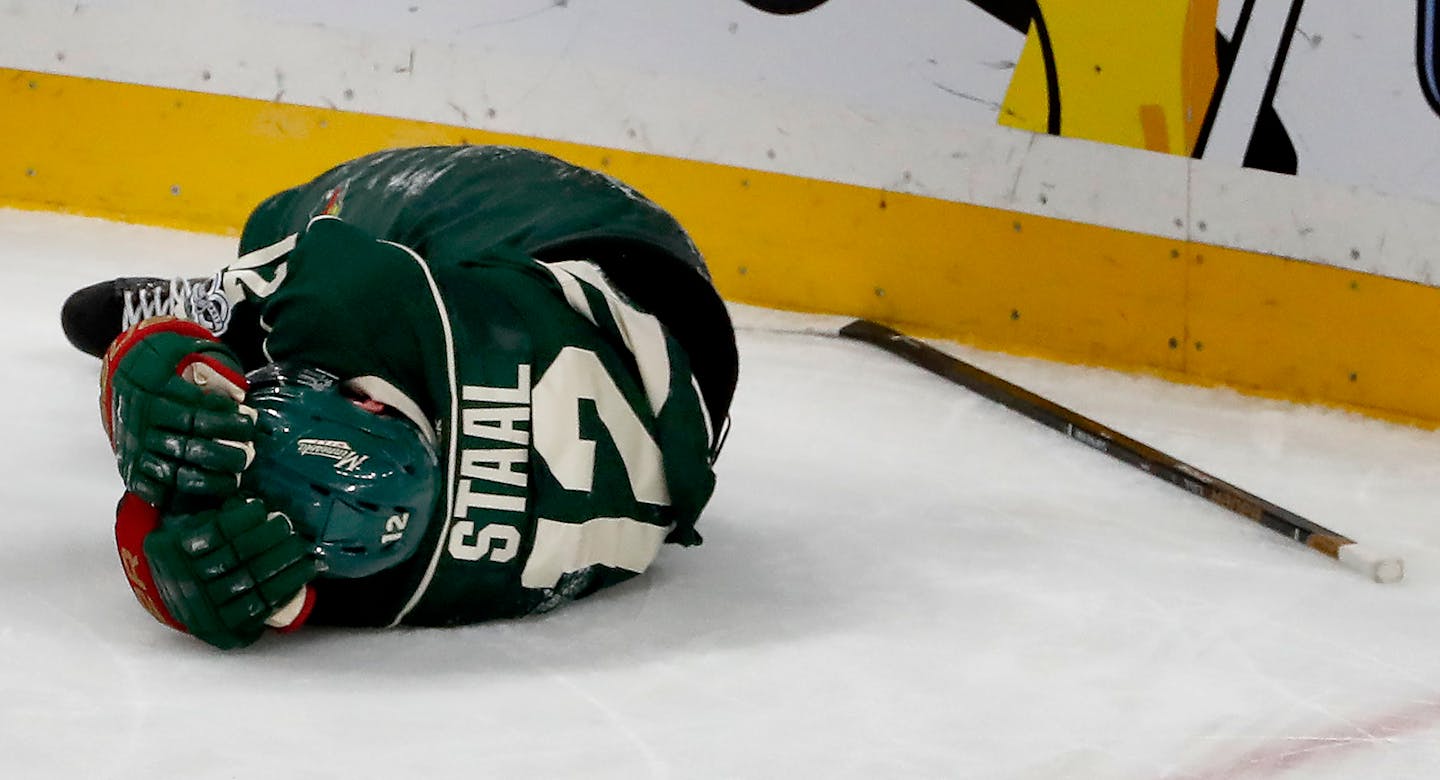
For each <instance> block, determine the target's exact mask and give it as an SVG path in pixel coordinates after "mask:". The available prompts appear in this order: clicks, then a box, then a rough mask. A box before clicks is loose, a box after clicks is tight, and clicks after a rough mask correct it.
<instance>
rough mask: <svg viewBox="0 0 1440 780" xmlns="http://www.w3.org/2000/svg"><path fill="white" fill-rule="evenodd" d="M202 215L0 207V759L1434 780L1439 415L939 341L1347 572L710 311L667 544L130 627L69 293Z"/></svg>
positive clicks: (443, 772) (633, 772)
mask: <svg viewBox="0 0 1440 780" xmlns="http://www.w3.org/2000/svg"><path fill="white" fill-rule="evenodd" d="M232 251H233V242H232V241H231V240H228V239H223V238H217V237H212V236H199V235H192V234H185V233H176V232H170V231H162V230H155V229H149V228H140V227H135V226H126V225H116V224H111V223H106V222H100V221H94V220H85V219H79V218H75V217H64V216H58V215H53V214H46V213H32V212H19V211H3V210H0V262H3V267H4V279H5V281H6V282H7V285H6V290H7V293H8V294H7V295H6V297H5V300H4V303H3V305H0V334H4V335H0V348H3V351H4V353H3V354H4V356H5V365H6V368H5V371H4V372H3V378H0V408H3V409H4V410H5V412H4V415H3V417H0V420H3V422H0V426H3V428H0V440H3V442H4V446H3V449H0V474H3V475H4V481H3V485H4V488H3V489H4V496H5V498H6V503H7V505H8V506H7V508H8V513H9V515H10V519H9V520H8V521H7V523H6V524H5V530H4V543H3V544H0V659H3V664H0V777H5V778H52V777H53V778H82V777H83V778H143V779H144V780H153V778H172V777H173V778H180V777H184V778H212V777H213V778H329V777H344V778H365V777H381V776H395V777H425V778H449V777H503V778H556V777H602V778H626V779H627V780H628V779H629V778H639V777H647V778H811V777H827V778H830V777H837V778H844V777H849V778H893V777H937V778H984V779H986V780H991V779H1004V780H1020V779H1026V780H1031V779H1033V780H1042V779H1043V780H1048V779H1050V778H1125V779H1129V778H1187V779H1189V780H1202V779H1203V780H1238V779H1240V778H1279V777H1284V778H1319V779H1321V780H1331V779H1334V778H1391V779H1393V778H1432V777H1434V776H1435V772H1436V766H1437V765H1440V523H1437V516H1436V511H1435V510H1436V507H1437V503H1440V434H1435V433H1431V432H1426V431H1420V430H1416V429H1411V428H1406V427H1400V426H1395V425H1390V424H1386V423H1381V422H1376V421H1374V420H1369V419H1365V418H1362V417H1358V416H1354V415H1348V414H1344V413H1340V412H1337V411H1333V410H1326V409H1317V408H1308V407H1301V406H1294V405H1288V404H1284V403H1279V402H1274V401H1265V400H1256V399H1253V398H1246V397H1242V396H1239V395H1236V394H1233V393H1230V392H1227V391H1217V390H1206V389H1199V388H1194V387H1183V386H1174V385H1169V384H1165V383H1163V382H1160V381H1157V380H1153V379H1149V378H1135V377H1129V376H1124V375H1118V374H1114V373H1110V372H1106V371H1100V370H1094V369H1083V368H1076V367H1073V366H1059V365H1054V364H1049V363H1044V362H1040V361H1033V360H1024V359H1017V358H1011V357H1007V356H1002V355H993V354H986V353H981V352H977V351H974V350H969V349H965V348H962V347H958V346H953V345H948V346H946V347H945V348H947V349H952V350H954V351H955V352H956V353H957V354H963V355H964V356H966V357H968V358H969V359H971V360H973V361H974V362H976V363H977V364H980V365H982V366H984V367H986V368H988V369H989V370H992V371H994V372H996V373H998V374H1000V375H1002V376H1004V377H1005V378H1007V379H1009V380H1011V381H1013V382H1017V383H1019V384H1021V385H1023V386H1026V387H1028V388H1030V389H1032V390H1034V391H1036V392H1039V393H1041V394H1044V395H1047V396H1049V397H1051V398H1053V399H1054V400H1056V401H1058V402H1060V403H1062V404H1065V405H1068V406H1071V407H1072V408H1075V409H1076V410H1078V411H1080V412H1082V413H1083V414H1087V415H1089V416H1091V417H1094V418H1096V419H1099V420H1101V421H1104V422H1106V423H1107V424H1110V425H1112V426H1113V427H1115V428H1117V429H1118V430H1120V431H1122V432H1124V433H1126V434H1128V435H1130V436H1133V437H1135V438H1138V439H1140V440H1142V441H1145V442H1147V443H1149V444H1151V445H1153V446H1156V447H1158V448H1160V449H1162V450H1165V451H1167V452H1170V453H1171V454H1173V455H1176V456H1177V457H1180V458H1183V459H1186V460H1189V461H1190V462H1192V463H1193V464H1195V465H1196V466H1198V467H1200V468H1202V469H1205V470H1207V471H1210V472H1211V473H1214V474H1216V475H1217V476H1220V477H1222V478H1225V479H1228V480H1230V481H1232V482H1235V483H1237V484H1239V485H1240V486H1241V487H1244V488H1246V489H1248V490H1250V491H1252V492H1255V493H1258V494H1260V495H1262V496H1265V497H1266V498H1269V499H1271V500H1272V501H1275V502H1277V503H1279V504H1281V505H1284V506H1286V507H1288V508H1290V509H1292V510H1294V511H1297V512H1299V513H1301V514H1303V515H1306V516H1308V517H1310V518H1311V519H1312V520H1314V521H1316V522H1319V523H1321V524H1323V525H1327V526H1330V527H1331V528H1334V529H1335V530H1337V531H1340V532H1341V533H1346V534H1348V535H1350V536H1353V537H1355V538H1357V539H1361V540H1363V541H1365V542H1368V543H1370V544H1372V545H1374V546H1376V547H1380V548H1384V549H1389V550H1393V551H1397V552H1399V553H1400V554H1402V555H1403V556H1404V557H1405V559H1406V563H1407V566H1408V571H1407V577H1406V579H1405V581H1404V582H1402V583H1399V584H1396V585H1378V584H1376V583H1373V582H1369V581H1367V580H1365V579H1364V578H1362V577H1360V576H1358V575H1356V574H1355V573H1354V572H1352V571H1349V570H1347V569H1344V568H1342V567H1340V566H1339V565H1338V564H1336V563H1334V562H1333V561H1331V560H1329V559H1327V558H1325V557H1323V556H1321V555H1319V554H1317V553H1314V552H1312V551H1310V550H1307V549H1305V548H1303V547H1300V546H1298V545H1296V544H1294V543H1293V542H1290V541H1289V540H1287V539H1284V538H1281V537H1279V536H1277V535H1276V534H1274V533H1272V532H1270V531H1266V530H1264V529H1262V528H1260V527H1258V526H1256V525H1253V524H1251V523H1250V522H1248V521H1246V520H1243V519H1240V518H1238V517H1236V516H1234V515H1232V514H1229V513H1227V512H1225V511H1224V510H1222V509H1219V508H1218V507H1215V506H1212V505H1210V504H1207V503H1205V502H1203V501H1201V500H1199V499H1197V498H1194V497H1191V496H1189V495H1186V494H1184V493H1182V492H1180V491H1178V490H1176V489H1175V488H1173V487H1171V486H1169V485H1167V484H1164V483H1161V482H1159V481H1158V480H1155V479H1153V478H1151V477H1148V476H1146V475H1144V474H1142V473H1140V472H1138V471H1136V470H1134V469H1131V468H1128V467H1126V466H1124V465H1121V464H1119V463H1116V462H1114V461H1112V460H1110V459H1108V458H1105V457H1103V456H1101V455H1099V454H1097V453H1095V452H1092V451H1090V450H1088V449H1086V448H1084V447H1082V446H1079V445H1078V444H1075V443H1074V442H1070V441H1067V440H1066V439H1064V438H1063V437H1061V436H1059V435H1058V434H1056V433H1054V432H1053V431H1050V430H1048V429H1045V428H1042V427H1041V426H1039V425H1037V424H1035V423H1032V422H1030V421H1028V420H1025V419H1023V418H1021V417H1019V416H1017V415H1015V414H1014V413H1012V412H1009V411H1007V410H1005V409H1002V408H1000V407H998V406H996V405H994V404H992V403H990V402H988V401H984V400H983V399H980V398H979V397H977V396H974V395H972V394H970V393H968V392H967V391H964V390H962V389H960V388H957V387H955V386H952V385H949V384H946V383H945V382H943V381H941V380H938V379H935V378H932V377H931V376H930V375H928V374H925V373H924V372H922V371H920V370H919V369H917V368H914V367H913V366H910V365H909V364H906V363H904V362H902V361H900V360H899V359H897V358H894V357H892V356H889V355H887V354H884V353H882V352H880V351H879V350H877V349H875V348H873V347H869V346H866V345H863V344H857V343H850V342H846V341H840V340H837V339H833V338H823V337H818V336H814V335H800V334H794V333H783V332H775V331H776V330H785V329H795V328H800V327H804V326H810V325H817V324H819V325H823V324H825V321H824V320H821V319H813V318H804V317H797V316H795V315H783V314H776V313H771V312H765V311H760V310H753V309H743V308H742V309H739V310H737V319H738V322H739V325H740V332H739V337H740V348H741V359H742V366H741V384H740V390H739V394H738V395H737V397H736V405H735V414H734V420H735V422H734V430H733V433H732V435H731V437H730V440H729V444H728V447H727V449H726V451H725V453H724V456H723V457H722V459H721V461H720V465H719V472H720V487H719V491H718V493H717V495H716V497H715V499H714V502H713V503H712V505H711V507H710V508H709V510H708V512H707V513H706V516H705V517H704V518H703V520H702V522H701V525H700V529H701V530H702V531H703V532H704V533H705V536H706V543H705V544H704V545H703V546H701V547H698V548H693V549H678V548H667V549H666V550H665V551H664V552H662V554H661V558H660V560H659V562H658V563H657V565H656V567H655V568H654V569H652V571H651V572H650V573H649V574H647V575H646V576H644V577H641V578H639V579H637V580H635V581H633V582H631V583H628V584H627V585H625V586H621V587H619V588H615V589H613V590H612V591H610V592H606V593H603V594H601V595H598V596H596V597H594V598H592V599H590V600H588V601H585V602H581V603H578V604H575V605H572V606H570V607H568V608H565V609H562V610H560V611H557V612H555V613H552V614H550V615H547V616H543V617H540V618H537V619H529V620H521V621H516V622H509V623H501V624H492V625H481V626H474V627H468V628H462V629H452V630H395V631H370V632H366V631H338V630H319V629H314V630H306V631H304V632H301V633H300V634H297V635H295V636H291V637H269V638H267V639H266V640H264V641H262V642H260V643H259V644H257V645H255V646H254V647H252V648H250V649H248V650H245V651H241V652H234V653H228V654H226V653H220V652H216V651H212V650H210V649H208V648H207V647H205V646H204V645H201V644H199V643H197V642H194V641H192V640H189V639H188V638H186V637H183V636H181V635H179V634H176V633H174V632H171V631H169V630H168V629H165V628H163V627H161V626H160V625H158V624H156V623H155V622H153V621H152V620H151V619H150V618H149V617H148V616H147V615H146V614H145V613H144V612H143V611H141V609H140V608H139V607H138V606H137V605H136V604H135V602H134V599H133V598H132V596H131V595H130V592H129V589H128V588H127V587H126V585H125V581H124V576H123V574H122V573H121V570H120V566H119V563H118V561H117V560H116V556H115V553H114V549H113V542H112V541H111V536H110V525H111V511H112V507H113V502H114V500H115V499H116V497H117V495H118V493H119V482H118V478H117V477H116V476H115V474H114V470H113V466H112V464H111V462H110V459H109V453H108V450H107V448H106V446H105V443H104V439H103V436H102V434H101V432H100V426H99V424H98V421H97V411H96V405H95V395H96V387H95V374H96V368H97V365H96V362H95V361H94V360H92V359H90V358H87V357H85V356H83V355H80V354H78V353H76V352H74V351H72V350H70V349H69V347H68V345H67V344H66V343H65V341H64V339H63V337H62V335H61V334H60V331H59V327H58V311H59V308H60V303H61V301H62V300H63V299H64V296H65V295H66V294H68V293H69V292H70V291H71V290H73V289H75V288H77V287H79V286H81V285H83V284H87V283H89V282H92V281H95V280H98V279H102V278H108V277H111V276H117V275H126V274H141V273H143V274H163V275H170V274H176V273H180V274H188V275H194V274H199V273H201V272H204V271H207V270H210V269H212V268H213V267H215V266H218V265H219V264H221V263H223V262H225V261H226V260H227V259H228V258H229V257H230V256H231V253H232Z"/></svg>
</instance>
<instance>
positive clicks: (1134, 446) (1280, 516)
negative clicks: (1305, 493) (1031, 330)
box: [840, 320, 1405, 582]
mask: <svg viewBox="0 0 1440 780" xmlns="http://www.w3.org/2000/svg"><path fill="white" fill-rule="evenodd" d="M840 335H841V336H844V337H846V338H850V339H855V340H857V341H864V342H867V343H869V344H874V345H875V346H877V347H880V348H881V349H883V350H885V351H887V352H890V353H893V354H895V355H899V356H900V357H902V358H904V359H906V360H908V361H910V362H911V363H914V364H915V365H917V366H920V367H921V368H924V369H926V370H928V371H931V372H933V373H935V374H939V375H940V376H942V377H944V378H945V379H948V380H950V381H951V382H954V383H956V384H958V385H961V386H964V387H966V388H969V389H970V390H972V391H974V392H976V393H978V394H979V395H982V396H984V397H985V398H988V399H990V400H991V401H994V402H996V403H998V404H1000V405H1001V406H1004V407H1006V408H1008V409H1010V410H1012V411H1015V412H1019V413H1020V414H1023V415H1025V416H1026V417H1029V418H1030V419H1031V420H1034V421H1036V422H1038V423H1041V424H1042V425H1045V426H1047V427H1050V428H1053V429H1055V430H1057V431H1059V432H1060V433H1063V434H1065V435H1066V436H1069V437H1070V438H1072V439H1074V440H1076V441H1078V442H1080V443H1081V444H1084V445H1086V446H1089V447H1091V448H1093V449H1097V450H1099V451H1101V452H1103V453H1105V454H1106V455H1109V456H1110V457H1112V458H1115V459H1116V460H1118V461H1121V462H1123V463H1127V464H1129V465H1131V466H1134V467H1135V468H1137V469H1140V470H1141V471H1143V472H1145V473H1147V474H1149V475H1151V476H1153V477H1157V478H1159V479H1162V480H1164V481H1166V482H1169V483H1170V484H1172V485H1175V486H1176V487H1179V488H1181V489H1183V490H1186V491H1189V492H1191V493H1194V494H1195V495H1197V496H1200V497H1201V498H1204V499H1206V500H1208V501H1210V502H1211V503H1214V504H1218V505H1220V506H1222V507H1225V508H1226V509H1229V510H1230V511H1232V512H1235V513H1236V514H1239V515H1242V516H1244V517H1248V518H1250V519H1251V520H1253V521H1255V522H1257V523H1259V524H1260V525H1263V526H1265V527H1266V528H1269V529H1270V530H1272V531H1274V532H1276V533H1278V534H1282V535H1284V536H1288V537H1290V538H1292V539H1294V540H1295V541H1297V542H1300V543H1302V544H1304V545H1305V546H1307V547H1310V548H1312V549H1314V550H1317V551H1319V552H1321V553H1324V554H1325V555H1328V556H1329V557H1331V558H1334V559H1335V560H1337V561H1339V562H1340V563H1341V564H1343V565H1345V566H1347V567H1349V568H1351V569H1354V570H1356V571H1358V572H1360V573H1361V574H1364V575H1365V576H1367V577H1369V578H1371V579H1373V580H1374V581H1376V582H1398V581H1399V580H1400V579H1401V578H1402V577H1404V576H1405V562H1404V561H1403V560H1401V559H1400V558H1398V557H1394V556H1389V555H1384V554H1381V553H1379V552H1377V551H1375V550H1372V549H1370V548H1369V547H1366V546H1365V545H1362V544H1359V543H1357V542H1356V541H1355V540H1354V539H1350V538H1349V537H1346V536H1343V535H1341V534H1338V533H1336V532H1334V531H1331V530H1330V529H1328V528H1325V527H1324V526H1321V525H1318V524H1316V523H1313V522H1311V521H1309V520H1307V519H1305V518H1303V517H1301V516H1300V515H1297V514H1295V513H1294V512H1291V511H1290V510H1288V509H1285V508H1283V507H1280V506H1276V505H1275V504H1272V503H1271V502H1269V501H1266V500H1265V499H1263V498H1260V497H1258V496H1255V495H1252V494H1250V493H1247V492H1245V491H1244V490H1241V489H1240V488H1238V487H1235V486H1234V485H1231V484H1230V483H1228V482H1225V481H1224V480H1221V479H1218V478H1216V477H1214V476H1211V475H1210V474H1207V473H1205V472H1203V471H1201V470H1200V469H1197V468H1195V467H1194V466H1191V465H1190V464H1188V463H1185V462H1184V461H1181V460H1179V459H1176V458H1174V457H1171V456H1169V455H1166V454H1165V453H1163V452H1160V451H1159V450H1157V449H1155V448H1153V447H1149V446H1146V445H1144V444H1141V443H1140V442H1138V441H1135V440H1134V439H1131V438H1129V437H1128V436H1124V435H1122V434H1120V433H1118V432H1116V431H1115V430H1113V429H1111V428H1109V427H1107V426H1105V425H1103V424H1101V423H1098V422H1096V421H1094V420H1092V419H1090V418H1088V417H1085V416H1083V415H1081V414H1079V413H1077V412H1074V411H1071V410H1070V409H1067V408H1065V407H1063V406H1060V405H1059V404H1057V403H1054V402H1053V401H1050V400H1048V399H1046V398H1043V397H1041V396H1039V395H1036V394H1035V393H1032V392H1030V391H1029V390H1026V389H1024V388H1022V387H1019V386H1017V385H1013V384H1011V383H1009V382H1006V381H1005V380H1003V379H1001V378H1000V377H997V376H995V375H993V374H990V373H987V372H985V371H983V370H981V369H979V368H976V367H975V366H972V365H970V364H969V363H966V362H965V361H963V360H960V359H959V358H955V357H951V356H950V355H947V354H945V353H944V352H941V351H940V350H938V349H935V348H934V347H931V346H930V345H928V344H926V343H924V342H922V341H920V340H918V339H914V338H911V337H909V336H906V335H905V334H903V333H899V332H897V331H894V330H891V329H890V328H887V327H885V326H884V325H879V324H876V323H874V322H870V321H869V320H855V321H854V322H851V323H850V324H848V325H845V326H844V327H842V328H840Z"/></svg>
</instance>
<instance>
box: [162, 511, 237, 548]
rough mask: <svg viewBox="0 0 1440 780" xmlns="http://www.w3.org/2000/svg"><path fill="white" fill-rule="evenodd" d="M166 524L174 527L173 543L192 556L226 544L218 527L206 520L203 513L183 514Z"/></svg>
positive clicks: (224, 546)
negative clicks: (183, 515)
mask: <svg viewBox="0 0 1440 780" xmlns="http://www.w3.org/2000/svg"><path fill="white" fill-rule="evenodd" d="M172 524H173V525H172ZM167 526H168V527H173V528H174V530H175V543H176V544H177V545H179V547H180V550H181V551H182V552H184V553H185V554H186V555H189V556H190V557H192V558H200V557H202V556H205V555H209V554H211V553H213V552H216V551H218V550H223V549H225V548H226V547H227V546H228V543H227V542H228V540H227V539H226V538H225V535H224V534H222V533H221V532H220V528H219V527H218V526H216V525H215V524H214V523H212V522H208V521H207V520H206V519H205V516H204V515H189V516H185V517H182V518H179V519H178V520H172V521H170V522H169V523H167Z"/></svg>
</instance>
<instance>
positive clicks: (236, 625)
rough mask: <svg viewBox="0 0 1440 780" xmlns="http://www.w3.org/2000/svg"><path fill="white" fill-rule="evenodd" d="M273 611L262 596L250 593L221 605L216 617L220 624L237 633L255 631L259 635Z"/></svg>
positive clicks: (217, 609)
mask: <svg viewBox="0 0 1440 780" xmlns="http://www.w3.org/2000/svg"><path fill="white" fill-rule="evenodd" d="M272 611H273V609H272V608H271V607H270V605H269V604H266V603H265V602H264V600H263V599H261V598H260V594H258V593H254V592H250V593H246V594H245V595H244V596H243V597H242V598H238V599H234V600H232V601H230V602H228V603H225V604H221V605H220V606H219V607H217V608H216V610H215V612H216V615H217V616H218V617H219V618H220V622H221V623H223V624H225V625H226V626H229V627H230V628H231V630H234V631H236V632H237V633H239V632H241V631H245V632H247V633H248V632H249V631H250V630H253V631H254V633H255V634H256V635H259V633H260V632H261V631H263V630H264V621H265V618H266V617H267V616H268V615H269V614H270V613H271V612H272Z"/></svg>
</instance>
